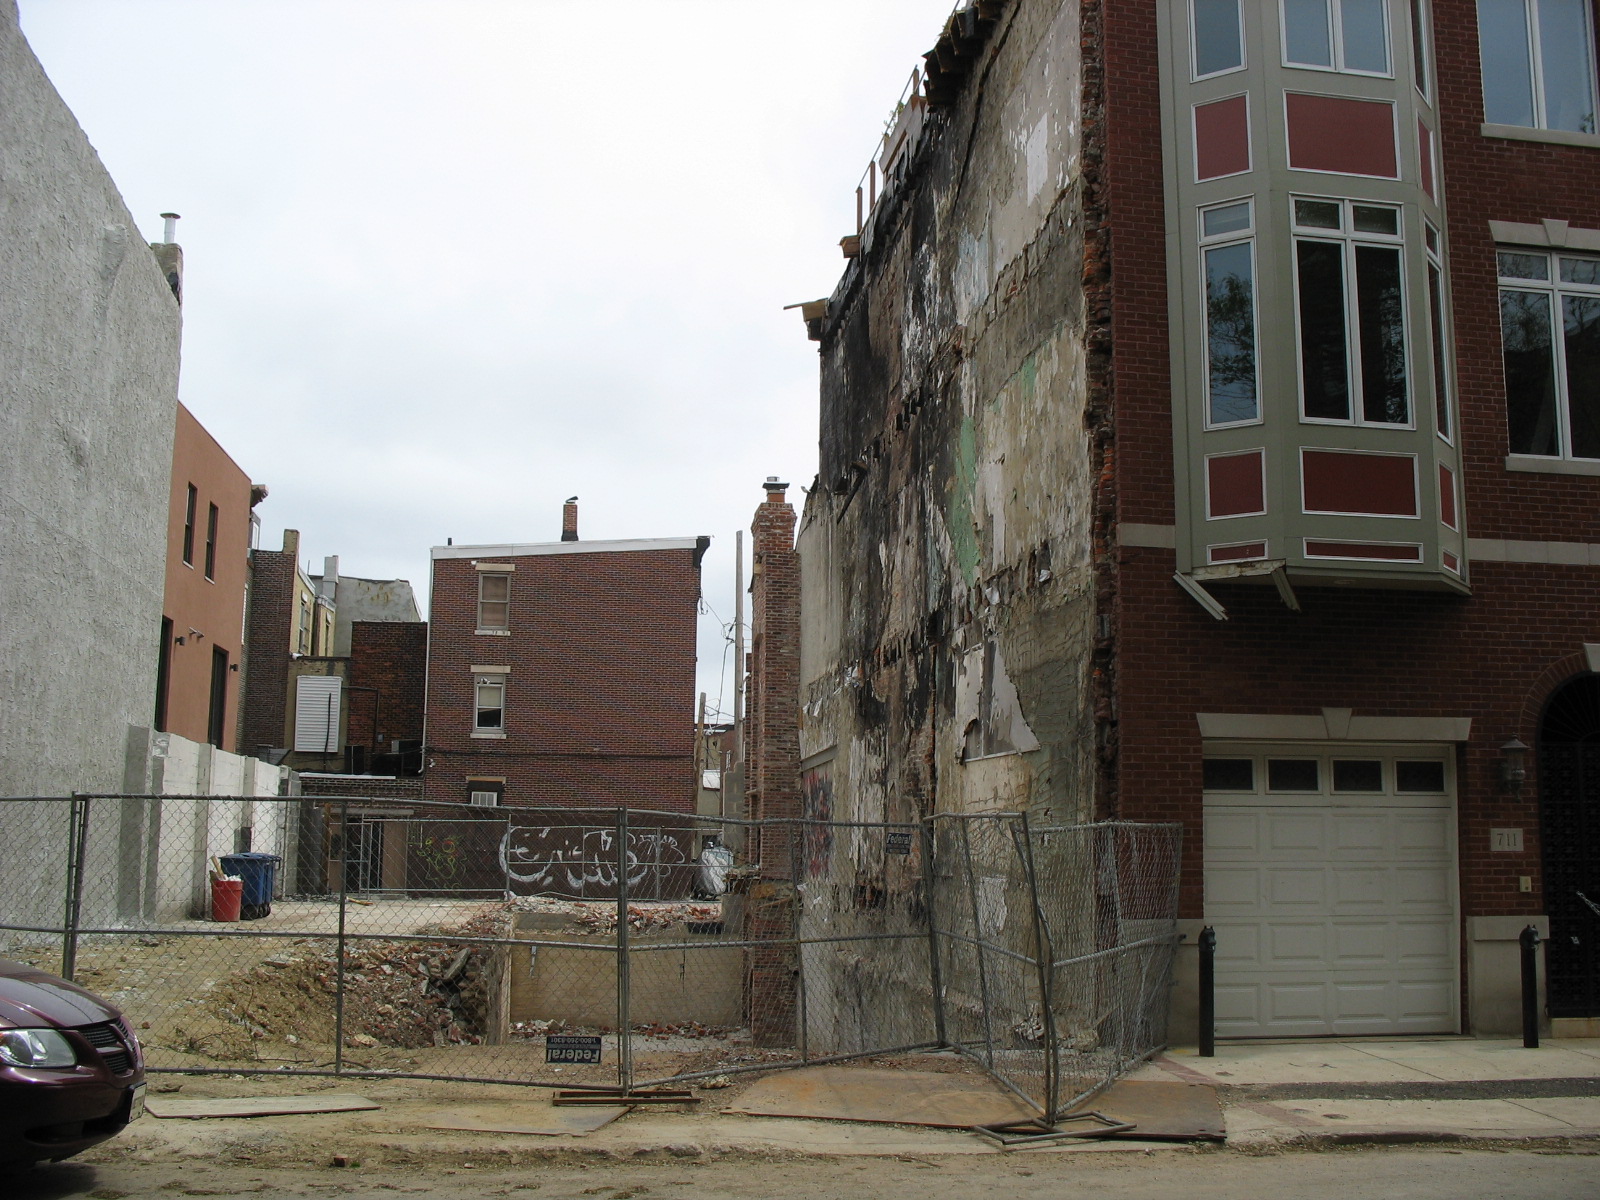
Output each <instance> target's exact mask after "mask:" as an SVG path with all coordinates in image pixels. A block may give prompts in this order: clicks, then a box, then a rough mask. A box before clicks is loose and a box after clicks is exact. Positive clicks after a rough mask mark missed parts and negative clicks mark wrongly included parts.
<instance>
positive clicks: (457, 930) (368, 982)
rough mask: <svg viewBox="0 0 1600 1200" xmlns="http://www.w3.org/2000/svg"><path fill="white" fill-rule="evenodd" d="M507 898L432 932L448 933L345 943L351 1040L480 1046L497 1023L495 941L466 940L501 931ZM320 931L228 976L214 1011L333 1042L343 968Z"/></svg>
mask: <svg viewBox="0 0 1600 1200" xmlns="http://www.w3.org/2000/svg"><path fill="white" fill-rule="evenodd" d="M504 910H505V906H503V905H496V906H494V907H493V908H490V909H488V910H486V911H484V912H482V913H479V914H478V915H476V916H474V917H473V918H472V919H470V920H468V921H465V922H462V923H460V924H457V925H449V926H437V927H434V928H430V929H428V930H427V931H426V932H427V933H428V934H429V935H431V936H437V937H438V938H439V939H440V940H438V941H426V942H419V941H352V942H349V943H348V944H347V945H346V949H345V980H344V1040H345V1045H346V1046H347V1047H355V1048H373V1047H378V1046H386V1047H396V1048H401V1049H416V1048H420V1047H425V1046H448V1045H476V1044H479V1043H481V1042H482V1041H483V1037H484V1033H485V1031H486V1028H487V1010H488V978H487V976H488V962H489V958H490V955H491V954H492V952H493V950H494V947H492V946H483V945H476V944H473V943H466V944H463V943H461V942H459V941H452V939H458V938H463V937H465V938H500V937H503V936H504V932H505V911H504ZM335 956H336V952H335V950H334V948H333V946H332V945H331V944H330V943H329V942H327V941H325V940H321V939H319V940H318V941H316V942H311V941H310V940H309V939H308V941H307V942H306V943H301V944H298V945H297V946H296V948H295V949H294V950H293V951H291V952H289V953H286V954H283V955H278V956H275V957H273V958H269V959H266V960H265V961H263V962H262V963H260V964H258V965H257V966H254V967H251V968H249V969H248V970H245V971H242V972H239V973H237V974H236V975H234V976H233V977H232V978H230V979H228V980H225V981H223V982H222V983H220V984H218V986H217V988H216V989H215V990H214V991H213V993H212V994H211V996H210V997H209V998H208V1006H209V1007H210V1008H211V1010H212V1012H213V1013H215V1014H216V1015H217V1016H218V1017H221V1018H222V1019H223V1020H225V1021H227V1022H229V1023H230V1024H231V1025H233V1026H235V1027H238V1028H240V1029H241V1030H242V1031H245V1032H247V1033H248V1035H249V1037H250V1038H251V1039H253V1040H268V1039H270V1040H278V1041H284V1042H288V1043H289V1044H291V1045H295V1044H300V1043H303V1042H313V1043H321V1044H324V1045H326V1044H329V1043H331V1042H332V1041H333V1037H334V1007H335V999H336V996H337V993H338V973H337V970H336V963H335Z"/></svg>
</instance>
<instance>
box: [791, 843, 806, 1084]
mask: <svg viewBox="0 0 1600 1200" xmlns="http://www.w3.org/2000/svg"><path fill="white" fill-rule="evenodd" d="M806 833H807V827H806V825H805V824H804V823H802V822H800V821H796V822H794V823H793V824H791V825H790V826H789V880H790V883H789V894H790V896H791V899H792V908H793V912H792V913H791V915H790V917H789V937H790V942H791V945H792V946H793V947H794V951H793V952H794V959H793V963H794V965H793V970H794V986H795V1021H796V1023H797V1025H798V1028H797V1029H796V1030H795V1040H796V1042H797V1043H798V1048H799V1050H800V1061H801V1062H805V1061H806V1059H807V1057H808V1051H809V1047H810V1044H809V1042H808V1040H807V1030H808V1028H809V1027H810V1021H809V1020H808V1019H807V1015H806V959H805V948H804V947H803V946H802V945H801V944H800V920H801V917H802V916H803V914H802V912H801V908H802V905H803V903H804V898H803V897H802V896H801V894H800V883H801V881H802V880H803V879H804V878H805V877H804V876H803V875H801V874H800V869H801V865H802V856H803V855H804V853H805V848H806V847H805V842H806Z"/></svg>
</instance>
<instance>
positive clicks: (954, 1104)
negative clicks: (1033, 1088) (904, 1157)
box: [726, 1067, 1104, 1129]
mask: <svg viewBox="0 0 1600 1200" xmlns="http://www.w3.org/2000/svg"><path fill="white" fill-rule="evenodd" d="M1095 1107H1097V1108H1102V1109H1103V1108H1104V1106H1103V1105H1101V1104H1100V1103H1099V1102H1098V1100H1097V1101H1096V1103H1095ZM726 1111H727V1112H731V1113H746V1114H748V1115H750V1116H755V1117H813V1118H818V1119H821V1120H826V1121H881V1122H888V1123H890V1124H895V1125H932V1126H935V1127H937V1128H944V1129H970V1128H971V1127H972V1126H974V1125H998V1124H1001V1123H1002V1122H1007V1121H1025V1120H1028V1119H1029V1118H1031V1117H1036V1116H1038V1115H1039V1114H1038V1113H1037V1112H1035V1111H1034V1110H1033V1109H1032V1108H1030V1107H1029V1106H1028V1105H1026V1104H1024V1103H1023V1102H1022V1101H1021V1100H1019V1099H1017V1098H1016V1097H1015V1096H1013V1095H1012V1094H1011V1093H1010V1092H1008V1091H1006V1090H1005V1089H1004V1088H1002V1087H1001V1086H1000V1085H999V1084H998V1083H995V1082H994V1081H993V1080H991V1079H989V1078H988V1077H986V1076H983V1075H958V1074H946V1073H944V1072H942V1071H890V1070H881V1069H878V1068H868V1067H802V1068H800V1069H799V1070H795V1071H783V1072H781V1073H778V1074H774V1075H770V1076H768V1077H767V1078H766V1079H763V1080H761V1081H760V1082H758V1083H756V1084H753V1085H752V1086H751V1088H750V1089H749V1090H748V1091H747V1092H745V1094H744V1095H743V1096H741V1097H739V1102H738V1103H737V1104H733V1105H730V1106H729V1107H728V1108H727V1109H726Z"/></svg>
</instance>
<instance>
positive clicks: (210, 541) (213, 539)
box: [206, 504, 217, 579]
mask: <svg viewBox="0 0 1600 1200" xmlns="http://www.w3.org/2000/svg"><path fill="white" fill-rule="evenodd" d="M209 508H210V511H209V512H207V513H206V578H207V579H215V578H216V577H217V506H216V505H215V504H213V505H210V506H209Z"/></svg>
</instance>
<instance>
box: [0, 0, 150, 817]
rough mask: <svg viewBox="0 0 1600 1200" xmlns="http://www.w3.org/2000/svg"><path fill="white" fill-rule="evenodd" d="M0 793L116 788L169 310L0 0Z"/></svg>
mask: <svg viewBox="0 0 1600 1200" xmlns="http://www.w3.org/2000/svg"><path fill="white" fill-rule="evenodd" d="M0 280H4V291H3V293H0V296H3V298H0V714H3V715H0V721H3V723H4V736H3V739H0V795H62V794H65V793H68V792H72V791H74V790H79V791H117V790H119V789H120V788H121V785H122V780H123V775H124V757H125V749H126V739H127V737H128V729H129V726H130V725H137V726H145V725H148V724H149V723H150V721H151V718H152V715H153V713H154V710H155V674H156V650H157V647H156V643H157V640H158V638H159V634H160V628H161V600H162V585H163V581H164V577H165V569H166V566H165V557H166V555H165V547H166V523H167V494H168V480H169V476H170V474H171V467H172V437H173V423H174V419H175V414H176V405H177V397H178V343H179V312H178V305H177V301H176V300H175V299H174V297H173V295H172V291H171V288H170V287H169V286H168V284H167V281H166V280H165V279H164V278H163V277H162V273H161V270H160V268H159V266H158V265H157V263H156V259H155V256H154V254H152V253H151V250H150V247H149V246H148V245H147V244H146V243H145V242H144V241H143V240H142V238H141V237H140V234H139V230H138V228H137V227H136V226H135V224H134V220H133V217H132V216H131V215H129V213H128V210H127V208H126V207H125V206H124V205H123V202H122V198H121V197H120V196H119V195H118V193H117V189H116V185H115V184H114V183H113V182H112V180H111V177H110V176H109V175H108V174H107V173H106V170H105V167H104V166H102V165H101V163H100V160H99V158H98V157H97V156H96V154H95V152H94V148H93V147H92V146H90V144H89V141H88V139H87V138H86V137H85V136H84V133H83V131H82V130H81V129H80V128H79V127H78V123H77V121H76V120H75V119H74V118H73V115H72V113H71V112H70V111H69V110H68V109H67V106H66V104H65V103H64V102H63V101H62V99H61V97H60V96H58V95H57V94H56V91H55V89H54V88H53V87H52V86H51V84H50V81H49V80H48V79H47V78H46V77H45V74H44V71H43V69H42V68H41V67H40V65H39V63H38V60H37V59H35V58H34V56H33V52H32V51H31V50H30V49H29V48H28V45H27V43H26V41H24V39H23V37H22V34H21V32H20V30H19V29H18V26H17V12H16V6H15V3H14V2H13V0H0Z"/></svg>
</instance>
